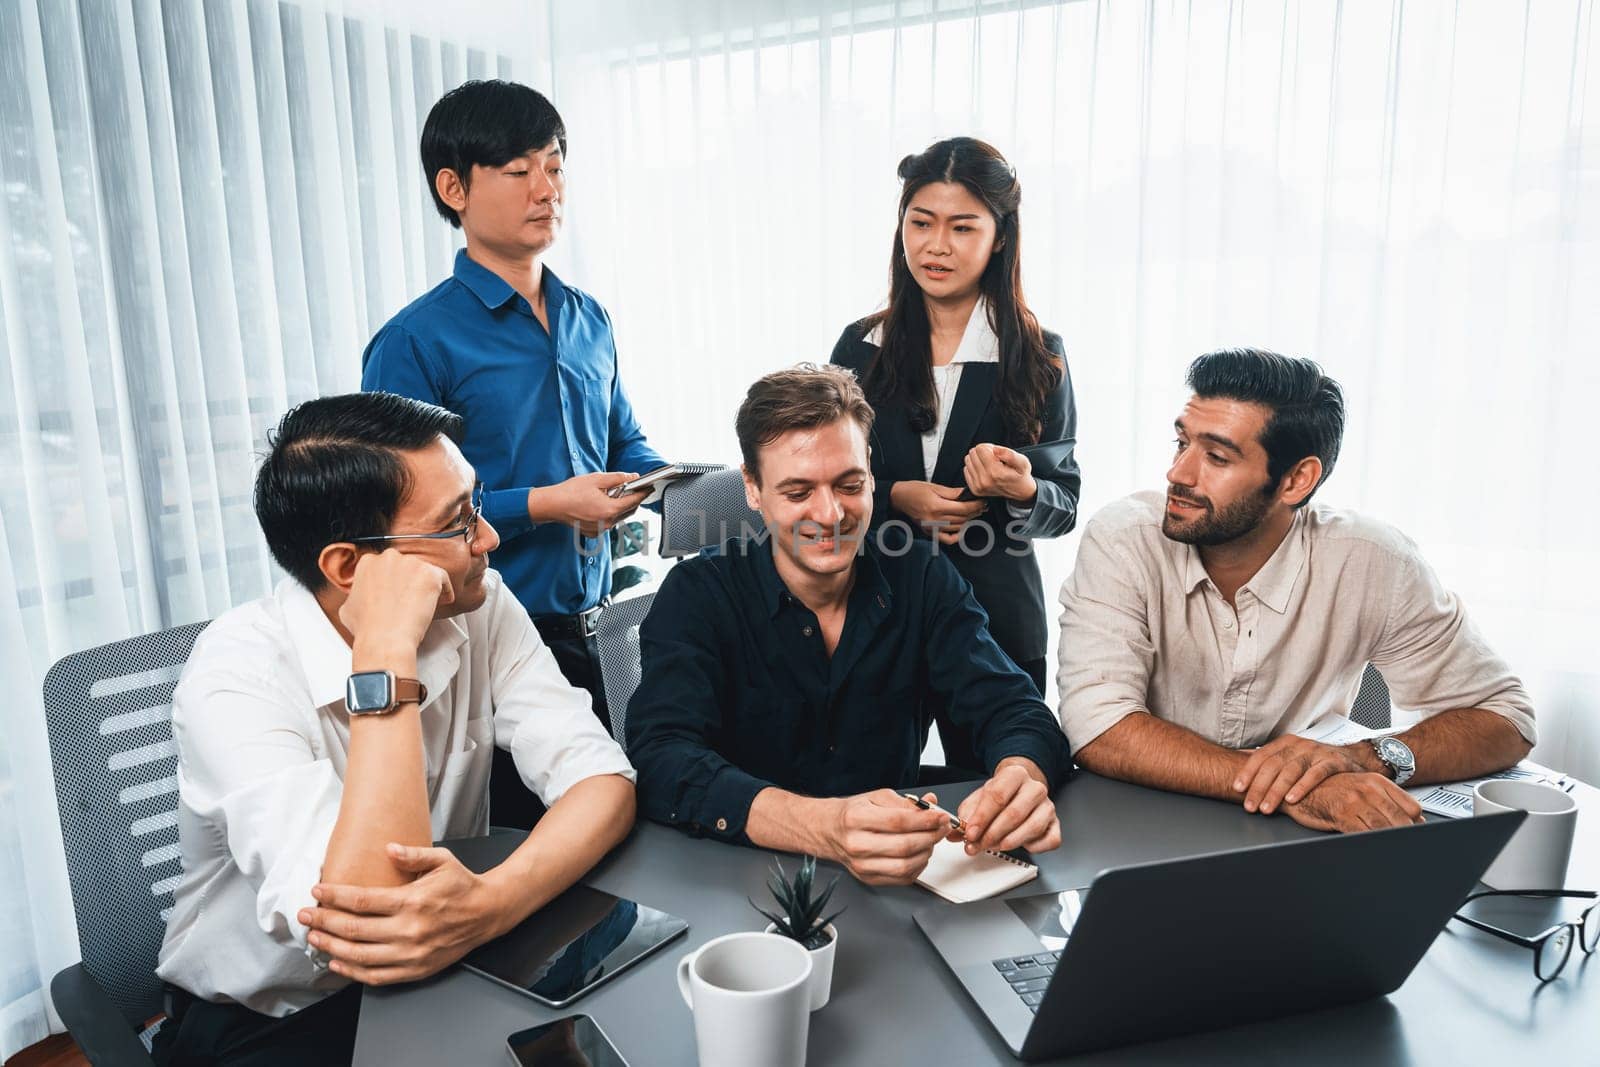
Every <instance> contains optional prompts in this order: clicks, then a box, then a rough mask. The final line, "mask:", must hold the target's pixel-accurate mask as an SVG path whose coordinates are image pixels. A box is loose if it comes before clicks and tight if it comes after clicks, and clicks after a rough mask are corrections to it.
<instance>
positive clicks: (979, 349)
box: [865, 296, 1000, 364]
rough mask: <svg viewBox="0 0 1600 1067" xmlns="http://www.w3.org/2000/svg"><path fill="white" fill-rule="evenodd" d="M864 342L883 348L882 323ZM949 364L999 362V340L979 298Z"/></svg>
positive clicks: (986, 307)
mask: <svg viewBox="0 0 1600 1067" xmlns="http://www.w3.org/2000/svg"><path fill="white" fill-rule="evenodd" d="M865 340H866V342H867V344H869V345H876V346H878V347H879V348H881V347H883V323H881V322H880V323H878V324H877V325H875V326H873V327H872V329H870V330H868V331H867V336H866V338H865ZM950 362H951V363H952V364H955V363H999V362H1000V338H998V337H996V336H995V334H994V328H993V327H992V326H990V325H989V303H988V301H986V300H984V298H983V297H981V296H980V297H979V298H978V302H977V304H975V305H974V306H973V308H972V317H971V318H969V319H967V328H966V330H964V331H963V332H962V334H961V343H960V344H958V345H956V354H955V355H954V356H953V357H951V360H950Z"/></svg>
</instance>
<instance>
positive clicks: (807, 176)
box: [551, 0, 1600, 779]
mask: <svg viewBox="0 0 1600 1067" xmlns="http://www.w3.org/2000/svg"><path fill="white" fill-rule="evenodd" d="M1595 13H1596V12H1595V4H1594V3H1593V0H1540V2H1539V3H1534V4H1520V3H1493V4H1458V3H1456V2H1455V0H1405V2H1401V0H1391V2H1385V0H1369V2H1362V3H1337V2H1331V0H1329V2H1304V3H1299V2H1294V0H1286V2H1270V3H1269V2H1262V0H1248V2H1247V0H1233V2H1228V0H1191V2H1173V0H1158V2H1149V3H1145V2H1137V0H1074V2H1069V3H1035V2H1000V0H996V2H987V0H984V2H978V0H964V2H953V0H899V2H894V3H872V2H867V0H858V2H856V3H849V2H847V0H812V2H790V3H781V2H775V0H774V2H764V3H752V4H731V3H729V4H722V5H706V4H700V3H687V2H679V3H662V2H659V0H649V2H636V3H629V2H619V0H612V2H609V3H597V4H587V5H582V6H581V9H580V7H578V6H573V7H568V6H566V5H559V6H557V7H556V8H555V10H554V15H553V18H552V28H551V46H552V53H553V55H554V57H555V59H554V62H555V86H556V90H557V101H558V103H559V104H560V106H561V107H562V109H563V113H564V114H565V116H566V118H567V121H568V125H569V128H570V129H571V132H572V146H573V147H572V152H571V159H570V161H569V174H570V176H571V182H570V195H571V197H572V200H573V207H572V210H571V216H570V217H571V220H572V222H571V226H570V231H569V236H568V238H567V241H568V243H567V245H566V247H565V249H564V253H563V254H564V255H567V256H570V257H571V259H572V261H573V265H572V271H571V273H572V274H573V276H574V278H575V280H576V281H577V283H578V284H580V285H584V286H587V287H589V288H591V289H593V290H594V291H595V292H597V293H599V294H600V295H601V296H602V297H603V298H604V299H605V300H606V301H607V303H608V305H609V306H610V307H611V308H612V309H613V311H614V312H615V315H616V320H617V326H618V331H619V343H620V345H621V348H622V352H623V359H624V367H625V374H626V376H627V380H628V383H629V386H630V388H631V389H632V392H633V395H634V397H635V398H636V403H637V405H638V407H639V408H640V410H641V416H642V418H643V419H644V422H645V425H646V427H647V428H648V430H649V431H650V433H651V436H652V438H653V439H654V440H655V441H657V443H658V444H659V445H660V447H662V448H664V449H666V450H667V451H669V452H671V453H673V454H676V455H683V456H686V457H688V458H696V459H699V458H707V459H720V460H728V459H730V458H731V457H734V456H736V455H737V452H736V449H735V446H734V439H733V432H732V417H733V412H734V410H735V408H736V406H737V403H738V400H739V398H740V396H741V395H742V392H743V389H744V387H745V385H746V384H747V383H748V382H749V381H750V379H751V378H752V377H753V376H755V375H757V374H759V373H760V372H763V371H766V370H769V369H772V368H775V367H778V366H781V365H785V364H788V363H792V362H794V361H796V360H800V359H812V360H818V361H821V360H825V359H826V358H827V357H828V354H829V351H830V349H831V346H832V344H833V342H834V340H835V339H836V338H837V336H838V333H839V330H840V329H841V328H842V327H843V326H844V325H845V324H846V323H847V322H849V321H850V320H852V319H854V318H856V317H858V316H860V315H863V314H865V313H867V312H869V311H871V310H873V309H874V307H876V306H877V305H878V302H879V301H880V300H881V299H882V298H883V295H884V293H885V289H886V285H887V276H888V271H887V267H888V263H887V257H888V255H889V250H890V241H891V237H892V234H893V229H894V226H895V223H896V220H895V217H894V209H895V202H896V193H897V186H896V183H895V179H894V169H895V164H896V163H897V161H898V160H899V159H900V157H901V156H903V155H905V154H906V153H908V152H913V151H918V150H920V149H921V148H923V147H924V146H926V145H927V144H929V143H930V142H932V141H933V140H935V139H937V138H940V137H945V136H950V135H955V134H974V135H977V136H980V137H983V138H986V139H988V140H990V141H992V142H994V143H995V144H996V145H998V146H999V147H1000V148H1001V149H1002V150H1003V151H1004V152H1005V153H1006V154H1007V155H1008V157H1009V158H1010V159H1011V160H1012V162H1013V163H1014V164H1015V165H1016V167H1017V170H1018V172H1019V174H1020V176H1021V178H1022V182H1023V188H1024V207H1023V233H1024V234H1025V241H1024V252H1023V262H1024V281H1025V283H1026V288H1027V292H1028V295H1029V298H1030V300H1031V302H1032V303H1033V305H1034V307H1035V309H1036V310H1037V311H1038V313H1039V315H1040V318H1041V319H1042V321H1043V322H1044V323H1045V324H1046V325H1048V326H1050V327H1051V328H1053V329H1055V330H1057V331H1059V332H1060V333H1061V334H1063V335H1064V337H1065V338H1066V341H1067V346H1068V351H1069V354H1070V359H1071V365H1072V370H1073V377H1074V379H1075V382H1076V384H1077V389H1078V406H1079V411H1080V416H1081V424H1080V437H1079V440H1080V453H1079V454H1080V458H1081V460H1082V463H1083V468H1084V499H1083V505H1084V510H1083V514H1084V515H1085V516H1088V515H1090V514H1092V513H1093V511H1094V510H1095V509H1096V508H1097V507H1099V506H1100V505H1102V504H1104V503H1106V502H1107V501H1108V500H1111V499H1113V498H1115V497H1118V496H1120V495H1122V494H1125V493H1128V492H1130V491H1133V490H1135V489H1139V488H1153V487H1159V486H1161V485H1162V484H1163V473H1164V471H1165V469H1166V465H1167V462H1168V459H1169V456H1170V448H1171V443H1170V442H1171V430H1170V427H1171V420H1172V418H1173V417H1174V415H1175V414H1176V413H1177V411H1178V409H1179V408H1180V407H1181V404H1182V399H1183V396H1184V395H1185V394H1184V390H1183V386H1182V380H1181V379H1182V371H1183V368H1184V367H1185V365H1186V364H1187V362H1188V361H1189V360H1190V359H1191V358H1192V357H1194V356H1195V355H1197V354H1199V353H1201V352H1204V351H1207V350H1209V349H1212V348H1215V347H1220V346H1224V345H1233V344H1251V345H1259V346H1264V347H1270V348H1274V349H1278V350H1280V351H1284V352H1288V353H1292V354H1299V355H1309V356H1313V357H1315V358H1316V359H1318V360H1319V361H1321V362H1322V364H1323V365H1324V367H1325V368H1326V369H1327V370H1328V371H1329V372H1330V373H1331V374H1333V375H1334V376H1335V377H1337V378H1338V379H1339V380H1340V381H1341V382H1342V383H1343V384H1344V386H1345V388H1346V391H1347V395H1348V399H1349V405H1350V412H1349V430H1348V433H1347V436H1346V441H1345V448H1344V453H1343V456H1342V458H1341V459H1340V462H1339V465H1338V468H1337V470H1336V471H1335V473H1334V475H1333V478H1332V480H1331V481H1330V482H1329V483H1328V485H1327V486H1326V487H1324V489H1323V490H1322V499H1326V500H1327V501H1328V502H1329V503H1334V504H1341V505H1346V506H1353V507H1357V508H1361V509H1364V510H1367V511H1370V512H1372V513H1374V514H1377V515H1379V516H1382V517H1384V518H1386V519H1388V520H1390V521H1392V522H1394V523H1395V524H1397V525H1398V526H1400V527H1401V528H1402V529H1403V530H1405V531H1406V532H1407V533H1409V534H1410V535H1411V536H1412V537H1413V538H1415V539H1416V540H1417V541H1418V542H1419V543H1420V544H1421V546H1422V548H1423V549H1424V551H1425V552H1426V553H1427V555H1428V557H1429V558H1430V559H1431V560H1432V561H1433V562H1434V564H1435V565H1436V566H1437V567H1438V568H1439V570H1440V571H1441V572H1442V574H1443V575H1444V577H1445V579H1446V581H1447V582H1448V583H1449V584H1450V585H1451V586H1452V587H1454V588H1455V589H1457V590H1458V591H1460V592H1461V593H1462V594H1463V595H1464V596H1465V598H1466V600H1467V602H1468V604H1469V605H1470V608H1471V610H1472V612H1473V614H1474V615H1475V617H1476V619H1477V620H1478V622H1479V623H1480V624H1481V626H1482V627H1483V629H1484V630H1485V631H1486V632H1487V633H1488V635H1489V637H1490V638H1491V640H1492V641H1493V642H1494V643H1495V644H1496V645H1497V646H1498V647H1499V648H1500V649H1501V650H1503V651H1504V653H1505V654H1506V655H1507V656H1508V657H1509V658H1510V659H1511V660H1512V661H1513V662H1514V663H1515V664H1516V665H1517V667H1518V668H1519V669H1520V670H1521V671H1522V673H1523V675H1524V677H1525V678H1526V680H1527V681H1528V683H1529V685H1530V687H1531V688H1532V690H1533V693H1534V695H1535V697H1536V699H1537V702H1538V705H1539V709H1540V715H1541V724H1542V725H1541V731H1542V735H1543V738H1544V741H1543V743H1542V744H1541V745H1540V748H1539V750H1538V752H1536V757H1537V758H1541V759H1545V760H1548V761H1549V762H1551V763H1555V764H1560V765H1563V766H1565V767H1567V768H1568V769H1570V770H1574V771H1580V772H1582V773H1584V774H1586V775H1587V776H1589V777H1590V778H1591V779H1595V778H1600V728H1597V726H1596V719H1597V717H1600V716H1597V713H1600V676H1597V675H1596V673H1595V671H1596V668H1595V667H1594V662H1595V656H1594V652H1595V645H1594V642H1595V635H1596V634H1600V609H1597V608H1596V604H1597V603H1600V579H1597V578H1596V573H1595V570H1594V568H1593V567H1592V566H1590V565H1589V564H1590V562H1591V560H1592V558H1593V546H1594V544H1595V531H1596V529H1597V528H1600V505H1597V504H1596V497H1595V495H1594V493H1592V492H1591V491H1590V488H1589V485H1588V482H1589V481H1590V480H1591V479H1590V478H1589V477H1587V475H1588V474H1589V473H1590V472H1589V468H1590V463H1589V457H1590V454H1591V452H1592V448H1591V447H1589V441H1588V438H1589V436H1590V434H1591V424H1592V421H1593V416H1592V412H1591V409H1592V406H1593V398H1594V396H1595V394H1596V386H1597V385H1600V359H1597V342H1596V337H1600V302H1597V301H1596V299H1595V293H1596V292H1600V211H1597V209H1596V204H1600V169H1597V167H1596V165H1595V161H1596V159H1597V158H1600V70H1596V69H1594V64H1595V61H1596V60H1597V59H1600V48H1597V47H1596V45H1595V41H1596V35H1597V34H1600V29H1597V27H1596V23H1595ZM1075 548H1076V538H1067V539H1064V540H1062V541H1057V542H1052V543H1047V544H1045V545H1043V546H1042V547H1041V557H1042V561H1043V565H1044V572H1045V581H1046V586H1047V589H1048V590H1049V591H1050V593H1051V595H1052V600H1053V595H1054V592H1055V590H1056V589H1057V588H1058V587H1059V584H1060V581H1061V579H1062V578H1063V577H1064V576H1065V575H1066V573H1067V572H1068V571H1069V570H1070V568H1071V565H1072V559H1073V555H1074V552H1075ZM1353 595H1359V591H1355V592H1354V593H1353Z"/></svg>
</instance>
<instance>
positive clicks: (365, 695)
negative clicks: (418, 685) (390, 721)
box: [344, 671, 393, 715]
mask: <svg viewBox="0 0 1600 1067" xmlns="http://www.w3.org/2000/svg"><path fill="white" fill-rule="evenodd" d="M392 701H393V683H392V682H391V681H390V679H389V672H388V671H362V672H360V673H359V674H352V675H351V676H350V678H349V680H348V681H347V682H345V686H344V704H345V707H346V708H348V709H349V711H350V713H351V714H352V715H360V714H362V713H363V712H373V711H383V710H384V709H386V708H387V707H388V706H389V705H390V703H392Z"/></svg>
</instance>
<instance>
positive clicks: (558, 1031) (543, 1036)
mask: <svg viewBox="0 0 1600 1067" xmlns="http://www.w3.org/2000/svg"><path fill="white" fill-rule="evenodd" d="M506 1049H507V1050H508V1051H509V1052H510V1053H511V1062H512V1063H514V1064H516V1065H517V1067H628V1061H627V1060H625V1059H623V1058H622V1053H620V1052H618V1051H617V1046H615V1045H613V1044H612V1043H611V1039H610V1038H608V1037H606V1034H605V1031H604V1030H602V1029H600V1027H599V1025H598V1024H597V1023H596V1022H595V1021H594V1020H593V1019H591V1018H589V1017H588V1016H587V1015H569V1016H567V1017H566V1018H565V1019H557V1020H555V1021H554V1022H548V1023H544V1024H542V1025H540V1026H530V1027H528V1029H526V1030H518V1031H517V1032H516V1033H514V1034H512V1035H511V1036H510V1037H508V1038H506Z"/></svg>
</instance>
